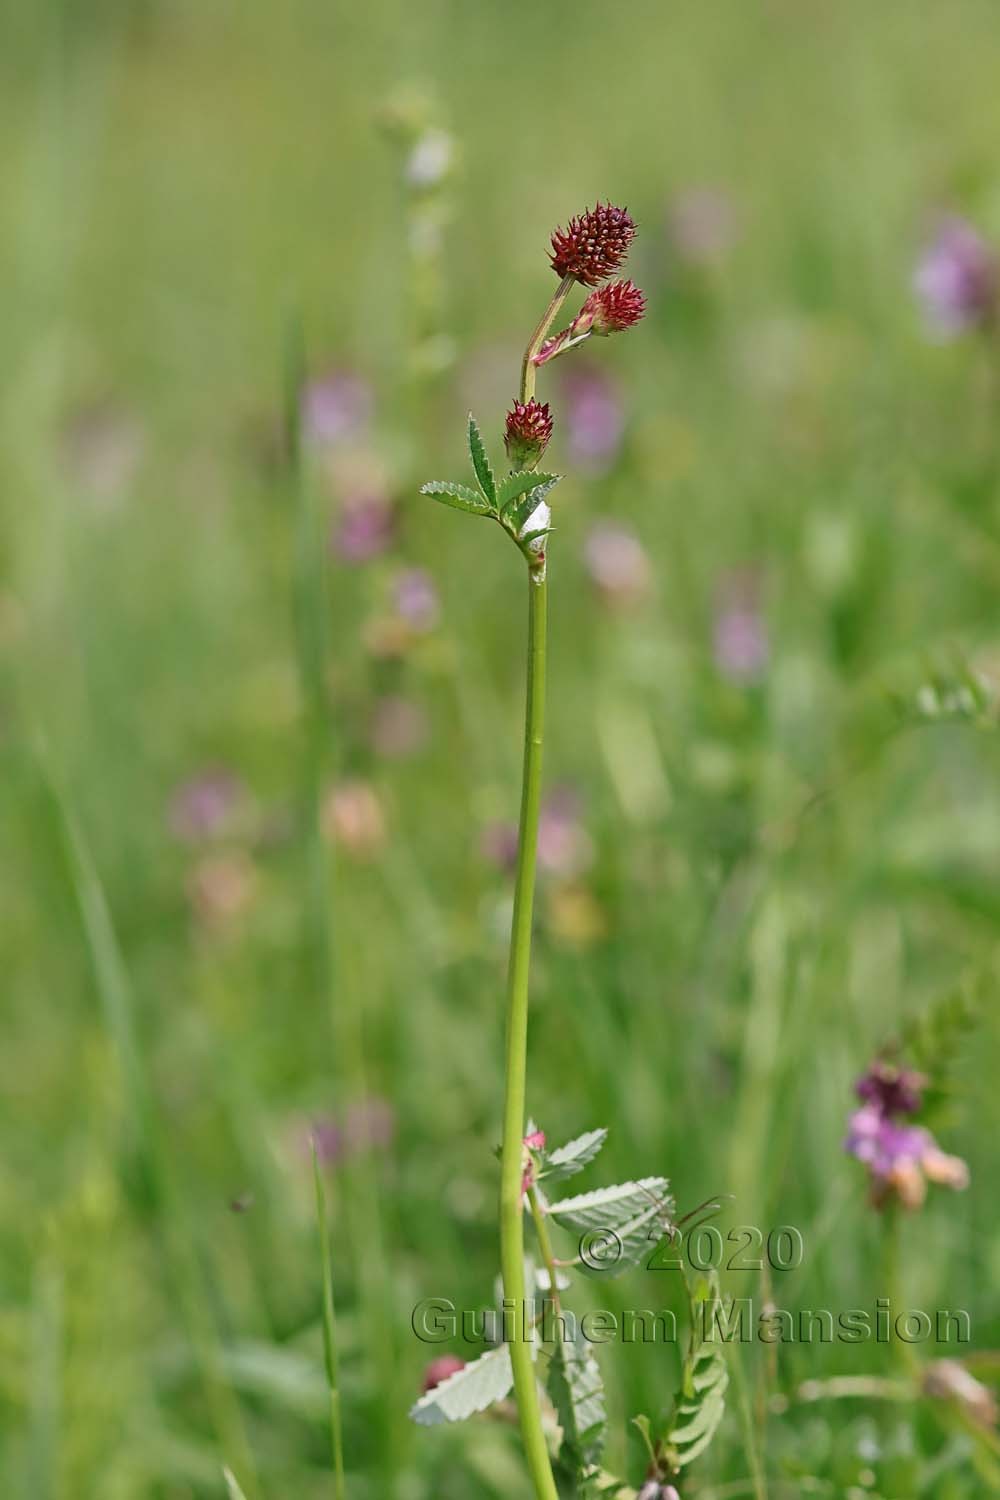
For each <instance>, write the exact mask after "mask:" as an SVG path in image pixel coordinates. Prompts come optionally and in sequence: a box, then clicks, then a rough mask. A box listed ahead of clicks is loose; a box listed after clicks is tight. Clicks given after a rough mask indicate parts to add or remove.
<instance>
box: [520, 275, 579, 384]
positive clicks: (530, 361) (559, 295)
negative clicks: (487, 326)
mask: <svg viewBox="0 0 1000 1500" xmlns="http://www.w3.org/2000/svg"><path fill="white" fill-rule="evenodd" d="M575 285H576V282H575V281H574V279H573V277H572V276H564V277H563V279H562V281H560V283H559V285H558V287H557V288H556V292H555V296H554V297H553V298H552V301H551V302H550V303H549V305H548V307H547V308H546V309H545V311H544V312H543V313H542V316H541V319H540V320H539V323H538V327H537V328H536V329H535V331H534V333H533V334H532V335H531V338H530V339H529V340H528V347H527V349H525V351H524V360H523V362H522V364H521V400H522V401H530V400H531V398H532V396H533V395H534V394H535V375H536V373H537V366H536V364H535V355H536V354H537V353H538V351H539V349H540V348H541V347H542V345H543V344H544V342H545V335H546V334H547V333H548V331H549V329H550V328H551V327H552V324H553V323H554V322H555V319H556V314H557V313H558V311H559V309H560V308H561V307H562V305H563V303H564V302H565V301H566V298H567V297H568V296H569V294H570V292H571V291H572V290H573V287H574V286H575Z"/></svg>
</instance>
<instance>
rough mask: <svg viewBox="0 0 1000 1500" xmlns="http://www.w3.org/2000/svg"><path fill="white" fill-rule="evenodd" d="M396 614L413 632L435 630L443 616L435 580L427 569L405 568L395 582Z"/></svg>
mask: <svg viewBox="0 0 1000 1500" xmlns="http://www.w3.org/2000/svg"><path fill="white" fill-rule="evenodd" d="M393 601H394V604H395V608H396V614H397V615H398V616H399V618H400V619H401V620H403V621H405V623H406V624H407V625H409V626H410V628H411V629H412V630H416V631H418V632H420V633H421V634H423V633H424V632H426V631H428V630H433V629H434V626H435V625H436V624H437V622H438V619H439V618H440V615H441V601H440V599H439V598H438V591H437V588H436V586H435V583H434V579H433V578H432V577H431V575H430V573H428V572H427V570H426V568H404V569H403V570H402V571H401V572H400V573H398V574H397V575H396V577H395V579H394V580H393Z"/></svg>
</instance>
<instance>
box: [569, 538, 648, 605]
mask: <svg viewBox="0 0 1000 1500" xmlns="http://www.w3.org/2000/svg"><path fill="white" fill-rule="evenodd" d="M583 556H584V561H585V563H586V565H587V571H588V572H589V574H590V576H591V578H592V579H593V580H594V583H595V584H596V585H597V587H598V589H599V590H600V591H601V593H602V595H603V596H604V597H605V598H606V599H607V600H608V601H609V602H610V603H614V604H619V603H627V602H629V601H630V600H632V599H636V598H638V597H640V596H641V595H642V594H644V593H645V592H646V590H647V588H648V587H649V580H650V567H649V559H648V557H647V556H646V553H645V551H644V550H643V546H642V543H641V542H640V541H639V538H638V537H637V536H636V534H635V532H634V531H632V530H631V528H630V527H628V526H624V525H622V524H621V522H619V521H598V522H597V524H596V525H595V526H592V527H591V529H590V533H589V535H588V536H587V540H586V542H585V544H584V549H583Z"/></svg>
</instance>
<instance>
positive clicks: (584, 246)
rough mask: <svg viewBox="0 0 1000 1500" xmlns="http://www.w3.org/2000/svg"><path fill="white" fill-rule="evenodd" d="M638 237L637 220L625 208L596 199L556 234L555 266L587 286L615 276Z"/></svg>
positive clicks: (554, 239)
mask: <svg viewBox="0 0 1000 1500" xmlns="http://www.w3.org/2000/svg"><path fill="white" fill-rule="evenodd" d="M634 238H635V221H634V220H633V219H632V218H631V217H630V216H629V213H628V211H627V210H626V209H624V208H616V207H615V206H614V204H613V203H600V202H598V203H596V204H595V205H594V207H593V208H588V209H586V210H585V212H584V213H582V214H580V215H578V217H576V218H573V219H570V221H569V223H568V224H567V226H566V228H565V229H557V230H555V231H554V233H553V235H552V255H551V261H552V269H553V271H555V273H556V275H557V276H573V277H574V278H575V279H576V280H577V281H580V282H582V283H583V285H584V286H597V284H598V282H600V281H604V280H606V279H607V277H609V276H613V275H614V273H615V271H617V270H618V267H619V266H620V265H621V263H622V261H623V260H624V259H625V257H626V255H627V254H628V251H629V246H630V245H631V243H632V241H633V239H634Z"/></svg>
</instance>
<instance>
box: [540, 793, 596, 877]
mask: <svg viewBox="0 0 1000 1500" xmlns="http://www.w3.org/2000/svg"><path fill="white" fill-rule="evenodd" d="M593 858H594V846H593V843H592V841H591V838H590V835H589V834H588V832H587V830H586V829H585V828H584V826H583V822H582V806H581V802H580V798H579V796H578V795H577V793H576V792H575V791H574V789H573V788H572V787H570V786H557V787H554V788H553V789H552V791H551V792H550V793H549V795H548V796H547V797H546V799H545V801H544V802H543V804H542V810H541V814H540V816H539V819H538V863H539V865H540V866H541V868H542V869H544V870H548V871H549V872H550V873H551V874H553V875H563V876H571V875H579V874H581V873H582V872H583V871H584V870H586V869H587V868H588V867H589V865H590V864H591V863H592V862H593Z"/></svg>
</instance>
